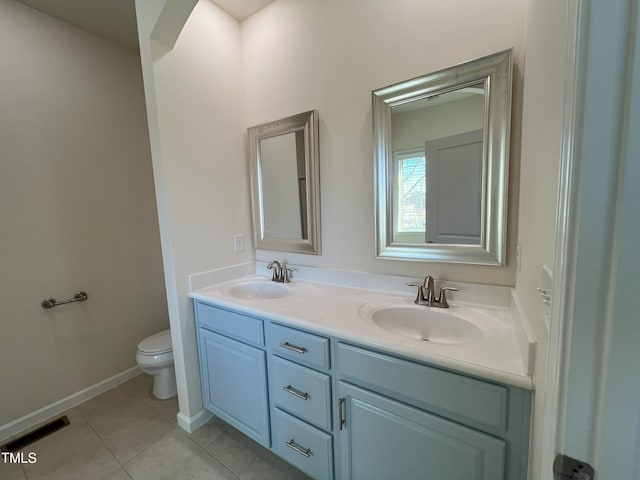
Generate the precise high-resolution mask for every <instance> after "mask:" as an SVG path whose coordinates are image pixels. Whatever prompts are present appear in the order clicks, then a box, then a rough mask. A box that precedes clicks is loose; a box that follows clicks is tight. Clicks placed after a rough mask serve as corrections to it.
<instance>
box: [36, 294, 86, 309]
mask: <svg viewBox="0 0 640 480" xmlns="http://www.w3.org/2000/svg"><path fill="white" fill-rule="evenodd" d="M87 298H89V295H87V292H83V291H80V292H76V293H75V295H74V296H73V298H70V299H69V300H62V301H61V302H59V301H57V300H56V299H55V298H51V297H47V298H45V299H44V300H42V302H41V303H40V305H42V308H53V307H57V306H58V305H64V304H65V303H73V302H84V301H85V300H86V299H87Z"/></svg>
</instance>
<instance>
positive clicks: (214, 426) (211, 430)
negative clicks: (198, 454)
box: [188, 417, 231, 450]
mask: <svg viewBox="0 0 640 480" xmlns="http://www.w3.org/2000/svg"><path fill="white" fill-rule="evenodd" d="M230 428H231V427H230V426H229V424H227V423H225V422H223V421H222V420H220V419H219V418H218V417H213V418H212V419H211V420H209V421H208V422H207V423H206V424H204V425H203V426H202V427H200V428H199V429H198V430H196V431H195V432H193V433H189V434H188V435H189V436H190V437H191V439H192V440H193V441H194V442H196V443H197V444H198V445H200V446H201V447H202V448H204V449H205V450H206V448H207V447H208V446H209V445H210V444H211V443H212V442H213V441H214V440H215V439H216V438H218V437H220V436H221V435H223V434H224V433H226V432H228V431H229V429H230Z"/></svg>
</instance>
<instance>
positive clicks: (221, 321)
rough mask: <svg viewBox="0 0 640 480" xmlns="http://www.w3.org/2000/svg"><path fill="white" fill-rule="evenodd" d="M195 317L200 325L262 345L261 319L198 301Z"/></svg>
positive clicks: (262, 330)
mask: <svg viewBox="0 0 640 480" xmlns="http://www.w3.org/2000/svg"><path fill="white" fill-rule="evenodd" d="M196 305H197V307H196V318H197V319H198V324H199V325H200V326H201V327H204V328H207V329H209V330H215V331H216V332H220V333H222V334H224V335H228V336H230V337H235V338H238V339H240V340H244V341H247V342H251V343H253V344H255V345H264V329H263V326H262V320H259V319H257V318H254V317H249V316H247V315H242V314H240V313H236V312H231V311H229V310H224V309H222V308H218V307H212V306H211V305H207V304H206V303H200V302H198V303H197V304H196Z"/></svg>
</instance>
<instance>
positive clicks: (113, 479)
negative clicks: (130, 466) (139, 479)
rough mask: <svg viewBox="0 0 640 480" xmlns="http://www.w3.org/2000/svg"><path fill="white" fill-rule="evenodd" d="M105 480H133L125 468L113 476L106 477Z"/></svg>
mask: <svg viewBox="0 0 640 480" xmlns="http://www.w3.org/2000/svg"><path fill="white" fill-rule="evenodd" d="M104 480H131V477H130V476H129V474H128V473H127V471H126V470H125V469H124V468H122V467H120V468H119V469H118V470H116V471H115V472H113V473H112V474H111V475H109V476H108V477H105V478H104Z"/></svg>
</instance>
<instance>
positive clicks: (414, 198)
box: [393, 149, 427, 242]
mask: <svg viewBox="0 0 640 480" xmlns="http://www.w3.org/2000/svg"><path fill="white" fill-rule="evenodd" d="M395 177H396V189H395V191H396V198H395V199H394V205H395V206H396V211H395V212H394V219H396V222H395V223H396V224H395V225H394V232H393V238H394V241H395V242H424V239H425V229H426V219H427V210H426V208H427V205H426V198H427V181H426V162H425V156H424V150H423V149H416V150H404V151H399V152H395Z"/></svg>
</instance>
